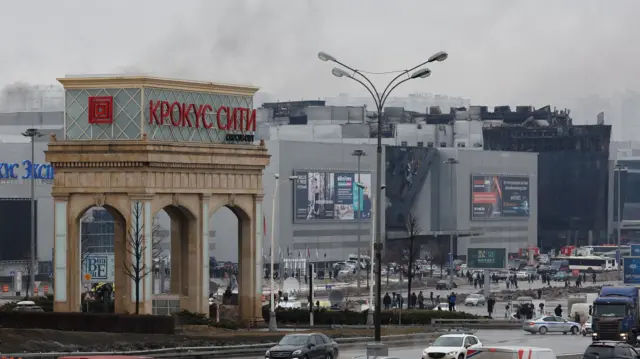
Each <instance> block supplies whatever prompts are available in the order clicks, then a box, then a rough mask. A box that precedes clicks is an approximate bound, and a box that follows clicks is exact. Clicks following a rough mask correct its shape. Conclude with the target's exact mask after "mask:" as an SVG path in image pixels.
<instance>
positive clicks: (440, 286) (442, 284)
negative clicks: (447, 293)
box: [436, 280, 458, 290]
mask: <svg viewBox="0 0 640 359" xmlns="http://www.w3.org/2000/svg"><path fill="white" fill-rule="evenodd" d="M451 284H453V287H452V288H451V287H449V281H446V280H439V281H438V283H436V290H440V289H445V290H451V289H453V288H458V285H457V284H456V283H455V282H453V283H451Z"/></svg>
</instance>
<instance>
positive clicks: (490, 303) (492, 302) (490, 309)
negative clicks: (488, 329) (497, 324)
mask: <svg viewBox="0 0 640 359" xmlns="http://www.w3.org/2000/svg"><path fill="white" fill-rule="evenodd" d="M495 305H496V300H495V299H493V297H490V298H489V300H488V301H487V312H489V318H493V317H492V316H491V315H492V314H493V308H494V306H495Z"/></svg>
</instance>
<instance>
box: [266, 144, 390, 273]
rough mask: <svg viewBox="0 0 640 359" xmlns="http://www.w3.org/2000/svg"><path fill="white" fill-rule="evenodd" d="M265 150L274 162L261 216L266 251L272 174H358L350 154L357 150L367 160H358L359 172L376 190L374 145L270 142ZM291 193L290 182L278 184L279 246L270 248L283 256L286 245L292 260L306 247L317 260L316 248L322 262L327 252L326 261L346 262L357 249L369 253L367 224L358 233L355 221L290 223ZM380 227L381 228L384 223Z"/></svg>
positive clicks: (277, 230)
mask: <svg viewBox="0 0 640 359" xmlns="http://www.w3.org/2000/svg"><path fill="white" fill-rule="evenodd" d="M267 147H268V148H269V152H270V153H271V155H272V157H271V161H272V162H271V165H270V166H269V167H268V168H267V171H266V172H265V177H264V178H265V179H264V187H265V193H266V196H265V202H264V203H265V206H264V212H265V216H266V218H267V235H266V236H265V253H266V252H267V251H268V250H269V246H270V238H271V237H270V235H271V229H270V228H271V226H270V220H271V216H272V203H273V202H272V200H273V197H272V191H273V188H274V184H275V182H274V179H273V175H274V173H276V171H277V172H278V173H279V174H280V178H281V179H283V178H286V177H287V176H291V175H292V174H293V172H294V170H305V169H309V170H325V171H334V172H340V171H345V172H356V171H357V159H356V157H354V156H352V155H351V153H352V152H353V150H355V149H361V150H364V151H365V152H366V153H367V156H365V157H362V160H361V172H362V173H371V175H372V187H373V188H375V185H376V183H375V172H374V170H375V166H376V164H375V162H376V149H375V146H373V145H354V144H342V145H338V144H327V143H308V142H294V141H268V142H267ZM276 168H277V170H276ZM293 191H294V188H293V184H292V183H285V184H283V185H281V186H280V190H279V195H278V201H279V205H278V206H277V210H278V211H279V212H278V216H277V224H276V236H275V238H276V239H277V242H278V243H279V244H276V246H275V247H274V248H276V250H277V248H278V247H280V248H282V252H283V253H285V252H286V248H287V246H288V247H289V249H290V250H291V251H293V252H294V254H295V255H294V256H297V255H298V251H302V252H303V257H304V256H305V254H304V253H305V252H306V250H307V248H309V250H310V252H311V259H312V260H315V255H316V254H315V252H316V248H317V249H318V252H319V255H320V260H323V259H324V253H327V260H330V261H337V260H343V259H346V257H347V256H348V255H349V254H351V253H356V252H357V248H358V246H360V248H361V250H362V251H364V252H368V250H369V246H370V240H371V232H370V229H371V222H370V221H362V222H361V224H360V229H358V224H357V223H356V222H355V221H342V222H339V221H332V222H319V221H313V220H311V221H307V222H305V223H294V220H293V210H294V206H293ZM382 228H384V221H383V223H382ZM358 234H360V242H358ZM276 255H277V254H276ZM276 260H277V259H276Z"/></svg>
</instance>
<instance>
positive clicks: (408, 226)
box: [403, 213, 422, 304]
mask: <svg viewBox="0 0 640 359" xmlns="http://www.w3.org/2000/svg"><path fill="white" fill-rule="evenodd" d="M405 231H406V233H407V239H406V240H405V242H406V245H405V248H404V250H403V253H404V255H405V256H406V259H407V262H408V263H407V287H408V288H407V297H409V296H411V282H412V280H413V272H414V270H413V267H414V263H415V261H416V260H417V259H418V256H419V255H420V250H421V246H420V244H419V243H417V242H418V236H419V235H420V233H421V232H422V229H421V228H420V224H419V223H418V218H416V217H415V216H414V215H412V214H411V213H409V215H408V216H407V220H406V223H405ZM409 299H410V298H409ZM408 303H409V304H411V301H410V300H409V301H408Z"/></svg>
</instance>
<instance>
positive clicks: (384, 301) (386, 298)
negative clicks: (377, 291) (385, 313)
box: [382, 292, 391, 310]
mask: <svg viewBox="0 0 640 359" xmlns="http://www.w3.org/2000/svg"><path fill="white" fill-rule="evenodd" d="M382 304H384V310H389V308H390V307H391V297H390V296H389V293H388V292H387V293H385V294H384V298H382Z"/></svg>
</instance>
